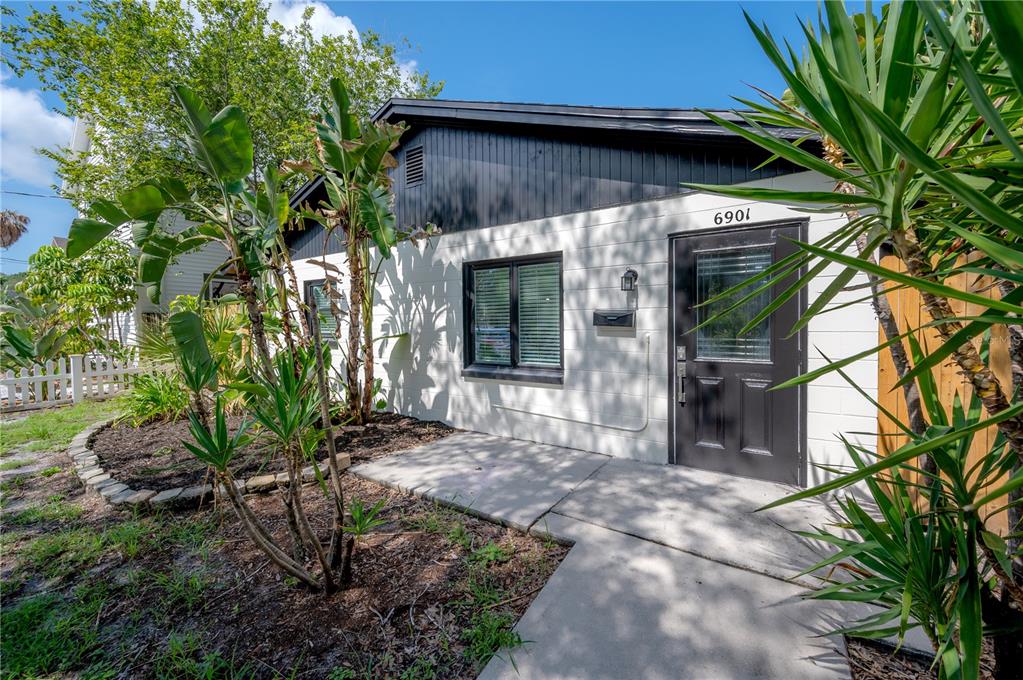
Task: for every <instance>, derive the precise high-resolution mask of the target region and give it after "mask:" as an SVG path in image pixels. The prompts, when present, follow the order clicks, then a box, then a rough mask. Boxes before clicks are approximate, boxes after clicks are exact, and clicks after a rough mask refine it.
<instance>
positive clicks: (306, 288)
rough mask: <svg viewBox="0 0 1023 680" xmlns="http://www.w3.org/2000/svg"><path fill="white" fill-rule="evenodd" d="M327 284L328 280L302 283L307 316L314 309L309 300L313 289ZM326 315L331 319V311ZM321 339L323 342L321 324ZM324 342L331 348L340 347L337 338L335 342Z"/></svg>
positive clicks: (313, 280) (308, 280)
mask: <svg viewBox="0 0 1023 680" xmlns="http://www.w3.org/2000/svg"><path fill="white" fill-rule="evenodd" d="M326 283H327V279H307V280H305V281H303V282H302V300H303V302H305V304H306V308H307V310H306V313H307V314H309V313H311V312H312V308H311V307H310V306H309V300H310V297H311V296H312V292H313V287H314V286H323V285H326ZM317 311H320V310H319V308H317ZM326 315H327V317H328V318H330V316H331V313H330V310H329V309H328V310H326ZM320 339H321V340H323V328H322V324H321V328H320ZM324 342H326V343H327V345H329V346H330V347H334V348H337V347H338V346H339V345H338V339H337V338H334V339H333V340H326V341H324Z"/></svg>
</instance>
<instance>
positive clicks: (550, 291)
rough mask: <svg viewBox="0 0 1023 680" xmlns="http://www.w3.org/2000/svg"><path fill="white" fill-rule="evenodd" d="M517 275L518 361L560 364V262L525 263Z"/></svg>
mask: <svg viewBox="0 0 1023 680" xmlns="http://www.w3.org/2000/svg"><path fill="white" fill-rule="evenodd" d="M518 274H519V319H518V321H519V364H522V365H528V366H555V367H556V366H560V365H561V263H560V262H543V263H540V264H524V265H520V266H519V269H518Z"/></svg>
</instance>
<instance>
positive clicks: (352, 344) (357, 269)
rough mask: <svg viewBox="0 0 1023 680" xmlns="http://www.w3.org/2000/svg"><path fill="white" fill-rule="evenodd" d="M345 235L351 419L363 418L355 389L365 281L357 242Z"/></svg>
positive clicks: (357, 389) (361, 421)
mask: <svg viewBox="0 0 1023 680" xmlns="http://www.w3.org/2000/svg"><path fill="white" fill-rule="evenodd" d="M347 237H348V248H347V250H348V268H349V273H348V276H349V282H348V284H349V293H350V299H349V300H348V356H347V357H345V380H346V382H347V385H346V392H347V400H348V410H349V413H350V415H351V416H352V419H353V420H354V421H355V423H357V424H359V425H362V424H363V423H365V422H366V414H365V413H364V412H363V410H362V391H361V390H360V389H359V382H360V381H359V354H360V352H359V349H360V347H361V345H362V342H361V340H362V323H361V321H362V305H363V300H364V299H365V281H364V280H363V276H362V258H361V256H360V253H359V243H358V240H357V239H356V238H355V235H354V234H352V233H351V232H349V233H348V234H347Z"/></svg>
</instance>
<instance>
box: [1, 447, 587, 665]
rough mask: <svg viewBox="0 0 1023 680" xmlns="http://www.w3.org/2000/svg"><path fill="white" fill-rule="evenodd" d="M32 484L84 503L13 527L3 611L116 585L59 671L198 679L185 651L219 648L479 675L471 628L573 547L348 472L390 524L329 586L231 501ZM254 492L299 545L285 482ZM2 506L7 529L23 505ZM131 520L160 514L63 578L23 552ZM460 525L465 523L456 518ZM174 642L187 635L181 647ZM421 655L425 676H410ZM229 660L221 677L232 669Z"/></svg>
mask: <svg viewBox="0 0 1023 680" xmlns="http://www.w3.org/2000/svg"><path fill="white" fill-rule="evenodd" d="M64 463H65V465H66V464H68V462H67V461H64ZM31 486H34V487H38V489H33V488H29V487H26V488H21V489H18V490H15V491H14V492H13V494H12V495H13V496H14V497H16V498H14V497H11V496H9V497H8V499H7V501H8V502H11V501H14V500H18V501H21V502H20V503H19V505H21V506H22V507H24V503H26V502H36V501H43V500H44V499H45V498H48V497H49V496H50V495H51V494H52V493H53V492H54V491H55V490H57V489H59V490H60V492H61V493H63V494H65V495H67V499H66V502H71V503H76V504H80V505H81V507H82V508H84V514H83V515H82V516H80V517H78V518H76V519H73V520H70V521H65V522H60V523H53V522H49V523H47V522H42V523H38V524H34V525H30V526H27V527H26V526H24V525H23V524H18V523H17V522H15V526H17V533H16V535H14V536H9V537H8V539H7V540H6V541H5V543H6V549H5V550H4V553H3V556H2V558H0V572H2V574H3V578H4V581H6V583H5V584H4V585H5V587H4V609H5V615H7V614H9V613H10V612H11V611H16V609H15V608H17V607H18V606H19V604H20V603H22V602H26V601H27V600H28V599H29V598H31V597H33V596H35V595H39V594H40V593H46V595H42V597H53V596H54V595H58V596H59V597H60V598H62V601H63V602H67V603H70V602H73V601H75V600H76V598H77V597H79V593H80V588H82V587H88V588H91V589H93V591H95V590H96V589H97V588H98V589H100V590H101V591H102V592H103V593H104V597H105V598H106V600H105V602H104V603H103V605H102V607H101V608H100V609H99V613H98V615H97V616H96V618H95V622H94V625H93V622H92V621H91V619H90V621H89V622H87V623H88V626H87V627H88V628H90V629H94V630H95V631H96V633H97V635H96V638H95V640H94V641H92V642H89V643H88V644H92V645H93V647H91V648H90V650H91V651H88V652H87V653H85V654H84V655H82V656H81V658H80V659H79V660H76V661H74V662H73V663H71V664H70V666H64V665H62V664H61V662H60V660H59V659H51V660H49V661H47V662H46V663H48V664H50V665H49V666H48V668H50V669H52V670H58V669H59V670H60V671H62V675H63V674H64V673H70V674H71V675H77V674H79V673H83V674H84V675H90V676H91V675H93V674H96V673H99V674H102V675H104V677H119V678H136V677H184V676H185V675H188V676H189V677H193V671H187V672H186V669H185V665H186V664H188V663H194V664H199V665H202V664H206V665H207V666H209V665H210V664H211V663H212V662H211V661H210V657H208V656H207V655H210V654H215V655H217V658H218V659H219V661H218V663H221V662H222V663H227V664H229V665H230V666H232V667H233V668H234V671H235V673H236V675H230V677H258V678H264V677H265V678H269V677H308V678H327V677H331V678H356V677H357V678H395V677H399V676H401V677H416V678H465V679H468V678H474V677H476V675H477V674H478V673H479V671H480V670H481V667H482V665H483V663H484V662H483V661H482V660H480V659H479V658H478V657H476V658H474V657H473V655H472V654H471V653H467V652H468V651H470V650H471V643H472V641H473V639H472V637H471V635H468V634H467V631H469V630H470V629H471V628H472V627H473V626H475V625H476V624H477V623H478V620H479V617H480V616H481V615H484V614H488V613H493V614H496V615H500V616H503V617H505V619H506V625H510V623H511V622H514V621H515V620H517V619H518V618H519V617H520V616H521V614H522V613H523V612H524V611H525V609H526V608H527V607H528V606H529V603H530V602H531V601H532V599H533V598H534V597H535V596H536V593H537V591H538V590H539V589H540V587H542V585H543V584H544V583H545V582H546V580H547V579H548V578H549V577H550V575H551V574H552V573H553V571H554V569H555V568H556V567H557V565H558V563H559V562H560V560H561V559H562V558H563V557H564V555H565V553H566V552H567V549H566V548H563V547H561V546H558V545H555V544H552V543H549V542H543V541H540V540H538V539H535V538H533V537H530V536H528V535H525V534H522V533H520V532H517V531H514V530H511V529H507V528H504V527H500V526H497V525H495V524H491V523H488V522H485V521H482V520H479V519H476V518H473V517H469V516H466V515H461V514H455V513H453V512H452V511H450V510H442V509H439V508H438V507H437V506H435V505H433V504H432V503H429V502H427V501H424V500H421V499H418V498H414V497H411V496H408V495H404V494H400V493H398V492H395V491H392V490H390V489H387V488H385V487H382V486H380V485H377V484H374V483H372V482H368V481H365V480H360V479H357V478H355V477H353V476H352V475H348V474H346V475H344V487H345V492H346V495H347V497H348V498H349V499H352V498H358V499H360V500H362V501H364V502H366V503H373V502H375V501H377V500H379V499H384V500H385V503H386V504H385V506H384V510H383V511H382V513H381V515H380V517H381V518H382V519H384V520H385V524H384V525H382V526H379V527H377V528H376V529H374V531H373V533H372V535H371V536H370V537H369V538H368V540H367V541H366V542H365V543H364V544H362V545H360V546H359V547H357V548H356V551H355V555H354V563H353V564H354V579H353V583H352V584H351V585H350V586H349V587H348V588H347V589H346V590H344V591H342V592H339V593H336V594H333V595H330V596H325V595H322V594H317V593H313V592H309V591H308V590H305V589H303V588H302V587H299V586H296V585H294V584H293V583H292V582H289V579H287V578H284V577H283V576H282V574H281V573H280V572H279V571H278V570H277V569H276V568H274V567H273V566H272V565H270V564H269V563H268V561H267V559H266V557H265V555H264V554H263V553H262V552H260V551H259V550H258V549H256V548H255V547H254V546H253V545H252V543H251V542H250V541H249V540H248V539H247V537H246V536H245V534H244V532H243V531H242V529H241V527H240V526H239V524H238V522H237V521H236V519H235V517H234V513H233V512H231V511H229V510H228V511H226V512H220V511H219V510H218V509H217V508H209V507H208V508H206V509H204V510H201V511H198V512H195V513H191V514H189V515H176V516H166V517H155V516H151V517H144V518H137V519H133V520H128V519H126V518H125V517H124V515H123V514H122V515H118V514H116V513H114V512H112V511H111V510H110V509H109V508H106V507H105V506H103V505H102V504H98V503H96V502H95V499H93V498H91V497H89V496H84V495H82V494H81V491H80V486H78V485H77V483H76V481H75V479H74V476H73V473H69V472H64V473H61V474H59V475H57V476H55V477H52V478H48V479H43V478H36V479H33V480H32V482H31ZM76 487H77V488H78V489H79V490H78V491H77V492H73V491H72V489H73V488H76ZM76 493H77V495H76ZM306 498H307V500H308V502H307V509H308V511H309V515H310V520H311V521H312V522H313V524H314V526H315V527H316V528H317V530H318V531H319V532H321V535H326V533H327V528H328V526H329V520H330V512H329V507H328V505H327V503H326V501H325V500H324V499H323V496H322V495H321V494H319V493H316V492H315V491H311V492H309V493H307V494H306ZM251 502H252V507H253V509H254V511H255V512H256V513H257V515H259V516H260V518H261V519H263V521H264V522H266V524H267V526H268V527H269V528H270V530H271V532H272V533H273V534H274V535H275V536H276V537H277V538H278V540H281V541H282V542H284V544H287V538H286V536H287V530H286V526H285V522H284V521H283V517H282V514H281V512H280V499H279V498H278V497H277V495H276V494H273V495H267V496H258V497H251ZM4 515H5V518H6V521H5V524H7V526H6V527H5V529H7V530H8V531H9V530H10V527H11V525H10V524H8V522H9V521H10V515H11V513H10V512H7V511H5V512H4ZM126 522H127V523H132V522H135V523H144V524H145V526H146V527H150V528H151V530H150V531H148V532H147V533H146V534H145V538H143V539H142V541H143V542H142V546H143V547H142V549H141V550H140V551H139V552H138V554H137V555H135V556H126V555H125V554H123V553H119V552H116V551H108V553H107V554H106V555H105V557H103V558H102V560H101V561H100V563H99V564H93V565H84V566H83V567H82V568H80V569H74V570H69V571H68V573H67V574H66V575H64V576H62V577H58V578H56V579H55V578H54V577H53V575H52V574H51V575H48V576H46V577H44V576H43V575H42V574H39V573H33V571H31V570H25V569H24V568H23V567H21V566H19V563H20V562H21V559H22V558H21V554H22V552H23V551H26V550H29V549H30V547H31V545H30V544H31V543H32V541H33V539H36V538H39V537H45V536H49V535H53V534H55V533H59V532H61V531H65V530H72V529H73V530H81V529H83V528H84V529H91V530H95V531H96V532H97V533H101V532H104V531H109V530H111V529H113V528H116V527H119V526H121V525H123V524H124V523H126ZM459 524H460V525H461V526H463V527H464V532H461V531H459V532H455V531H453V530H452V529H453V528H454V527H456V526H457V525H459ZM490 543H492V544H495V545H499V546H501V547H502V548H504V549H505V550H506V553H507V555H508V557H507V559H505V560H502V561H497V562H494V563H491V564H489V565H484V566H483V567H480V566H479V564H478V563H477V564H475V566H474V563H473V562H472V560H470V559H469V556H470V555H471V554H472V551H473V550H477V549H478V548H480V547H482V546H486V545H488V544H490ZM25 554H29V553H27V552H26V553H25ZM174 575H181V576H182V577H184V578H189V579H195V580H196V582H197V583H198V584H199V590H198V591H197V592H198V596H197V598H195V599H194V601H191V602H187V601H185V600H182V599H181V597H180V594H179V593H178V592H177V590H175V589H174V588H171V587H170V586H168V585H167V584H168V583H173V582H175V578H170V577H172V576H174ZM481 579H482V580H486V582H487V583H489V584H491V585H492V586H493V587H494V588H496V590H495V591H494V592H498V593H500V595H499V599H498V598H495V601H480V600H479V599H477V598H478V592H477V591H476V590H475V589H474V588H473V587H472V585H471V584H473V583H474V582H476V583H478V582H480V581H481ZM60 606H67V605H60ZM7 632H8V631H6V630H5V634H6V633H7ZM68 634H72V635H73V633H68ZM90 635H91V634H90ZM172 640H177V641H181V640H187V641H188V644H186V645H184V647H183V649H184V651H181V650H180V649H179V651H178V653H177V655H173V654H171V650H172V642H171V641H172ZM83 644H84V643H83ZM179 648H180V645H179ZM412 668H415V669H416V671H415V673H414V674H410V675H408V676H404V675H402V674H403V673H405V672H406V671H409V669H412ZM240 670H241V671H244V672H239V671H240ZM221 671H222V672H221V673H215V674H214V675H215V676H216V677H228V674H227V673H226V672H223V669H221ZM409 672H410V673H412V671H409ZM194 677H199V675H194ZM209 677H213V675H210V676H209Z"/></svg>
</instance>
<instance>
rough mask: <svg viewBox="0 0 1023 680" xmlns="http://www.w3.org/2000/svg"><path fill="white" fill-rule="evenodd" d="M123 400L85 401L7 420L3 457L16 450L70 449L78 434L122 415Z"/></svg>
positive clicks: (0, 441)
mask: <svg viewBox="0 0 1023 680" xmlns="http://www.w3.org/2000/svg"><path fill="white" fill-rule="evenodd" d="M121 411H122V406H121V401H120V399H108V400H106V401H85V402H82V403H80V404H75V405H74V406H64V407H62V408H57V409H53V410H52V411H46V412H43V413H33V414H32V415H30V416H28V417H27V418H23V419H21V420H15V421H12V422H6V423H4V424H3V426H2V427H0V456H3V455H7V454H9V453H11V452H13V451H15V450H20V451H59V450H61V449H65V448H67V446H68V445H69V444H70V443H71V440H72V439H74V437H75V435H76V434H78V433H79V432H81V431H82V430H83V429H85V427H86V426H88V425H91V424H92V423H95V422H97V421H99V420H104V419H106V418H112V417H114V416H118V415H120V414H121Z"/></svg>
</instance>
